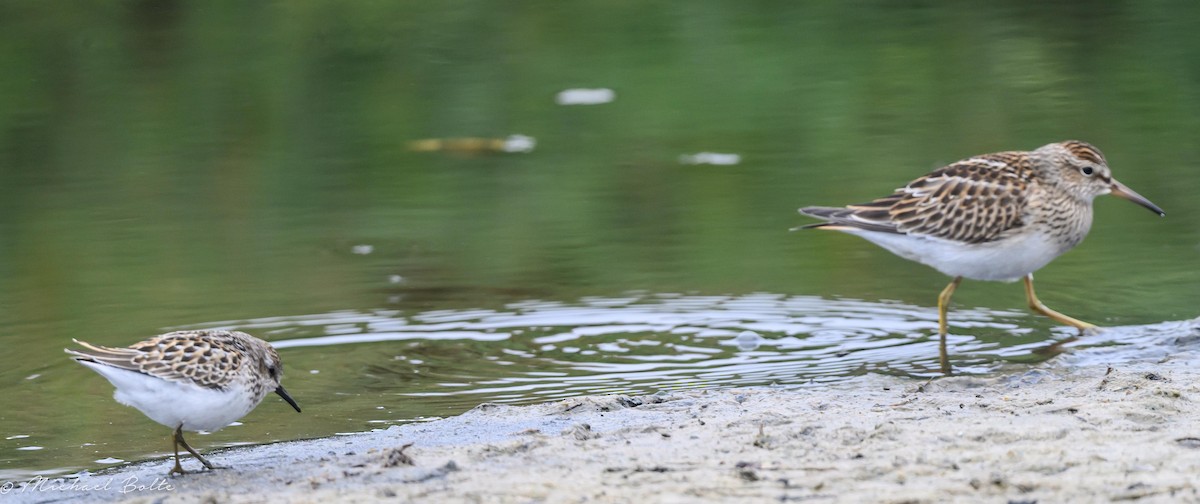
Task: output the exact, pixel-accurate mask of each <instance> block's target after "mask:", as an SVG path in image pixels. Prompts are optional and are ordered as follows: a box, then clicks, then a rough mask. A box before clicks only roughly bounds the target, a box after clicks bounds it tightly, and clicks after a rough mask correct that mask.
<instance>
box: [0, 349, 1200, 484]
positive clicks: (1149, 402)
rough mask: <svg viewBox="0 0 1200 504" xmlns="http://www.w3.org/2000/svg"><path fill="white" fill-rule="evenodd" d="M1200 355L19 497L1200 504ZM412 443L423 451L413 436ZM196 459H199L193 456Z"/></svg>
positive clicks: (359, 438) (162, 468) (595, 414)
mask: <svg viewBox="0 0 1200 504" xmlns="http://www.w3.org/2000/svg"><path fill="white" fill-rule="evenodd" d="M1194 364H1195V362H1194V361H1191V360H1180V359H1168V360H1167V361H1166V362H1150V361H1147V362H1140V363H1132V364H1124V365H1122V366H1119V367H1115V368H1109V367H1108V366H1088V367H1084V368H1070V369H1068V368H1063V367H1046V368H1037V369H1033V370H1027V371H1022V372H1017V373H1010V374H1005V375H1002V376H998V377H992V378H978V377H951V378H943V379H937V380H933V381H930V382H920V381H914V380H912V379H906V378H896V377H888V376H878V375H874V376H866V377H862V378H858V379H855V380H852V381H849V382H844V383H839V384H835V385H830V386H822V387H819V388H811V389H792V390H778V389H771V388H756V389H733V390H700V391H687V392H677V393H669V394H657V395H650V396H638V397H627V396H598V397H584V398H574V399H568V400H563V401H558V402H553V403H547V404H541V405H534V406H524V407H514V406H503V405H493V404H484V405H481V406H479V407H477V408H475V409H474V410H472V411H470V412H467V413H465V414H463V415H461V416H458V417H453V418H448V419H444V420H439V421H435V422H429V423H424V424H413V425H405V426H397V427H392V428H389V429H387V430H382V431H378V432H373V433H364V434H356V435H349V436H336V437H332V438H326V439H318V440H311V441H299V442H288V443H279V444H274V445H267V446H257V447H241V448H232V449H227V450H222V451H216V452H213V453H212V456H211V457H210V458H211V460H212V461H213V462H214V463H217V464H219V465H224V466H228V468H226V469H221V470H218V471H211V472H199V473H194V474H189V475H187V476H184V477H175V478H165V477H164V475H165V474H166V473H167V470H168V469H169V467H170V464H169V462H168V461H153V462H147V463H141V464H135V465H131V466H127V467H123V468H119V469H117V470H114V471H111V472H106V473H101V474H92V475H85V476H83V477H80V478H78V479H74V480H50V481H45V482H34V483H33V484H27V485H25V486H24V487H22V486H17V487H10V488H7V489H6V490H7V492H8V493H7V494H6V495H4V496H3V497H4V498H5V499H4V500H6V501H8V500H12V501H16V502H41V501H65V502H92V501H111V500H132V501H142V502H212V501H213V499H215V501H216V502H263V501H266V500H270V501H271V502H317V501H326V500H328V499H334V498H336V499H337V500H339V501H360V502H368V501H374V500H376V499H379V498H381V497H398V498H401V499H406V500H413V501H428V502H446V501H449V502H540V501H546V502H631V501H647V500H652V501H656V502H691V501H695V500H696V499H697V498H700V499H711V500H718V499H719V500H723V501H731V500H733V501H736V500H745V501H757V502H763V501H765V500H780V501H821V502H853V501H875V502H930V503H932V502H945V501H950V500H958V501H978V500H988V501H997V502H1003V501H1026V502H1032V501H1040V502H1063V501H1111V500H1139V501H1140V502H1156V501H1170V500H1178V499H1189V500H1196V499H1200V493H1198V491H1197V482H1198V481H1200V478H1197V476H1196V475H1197V474H1200V408H1197V404H1196V399H1197V398H1198V397H1200V390H1197V385H1196V383H1197V378H1198V376H1197V375H1198V373H1197V372H1195V371H1193V369H1194V367H1195V366H1194ZM406 445H409V446H407V447H406ZM189 462H191V463H190V464H188V467H194V466H195V464H194V462H193V461H189Z"/></svg>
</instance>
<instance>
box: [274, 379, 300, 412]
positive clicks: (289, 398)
mask: <svg viewBox="0 0 1200 504" xmlns="http://www.w3.org/2000/svg"><path fill="white" fill-rule="evenodd" d="M275 393H276V394H279V397H282V398H283V400H284V401H287V403H288V404H291V405H292V407H293V408H296V413H299V412H300V406H298V405H297V404H296V401H295V400H293V399H292V396H290V395H288V393H287V391H286V390H283V385H280V386H278V387H275Z"/></svg>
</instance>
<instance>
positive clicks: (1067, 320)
mask: <svg viewBox="0 0 1200 504" xmlns="http://www.w3.org/2000/svg"><path fill="white" fill-rule="evenodd" d="M1025 297H1026V298H1028V299H1029V309H1031V310H1033V311H1035V312H1038V313H1041V314H1042V315H1045V316H1047V317H1050V318H1051V319H1053V320H1055V321H1057V322H1060V323H1063V324H1066V325H1069V326H1071V327H1074V328H1076V329H1079V332H1080V333H1083V331H1086V330H1088V329H1095V328H1096V325H1095V324H1089V323H1087V322H1084V321H1082V320H1079V319H1075V318H1071V317H1068V316H1066V315H1063V314H1061V313H1059V312H1056V311H1054V310H1051V309H1050V308H1048V307H1047V306H1046V305H1044V304H1042V302H1041V300H1039V299H1038V298H1037V294H1036V293H1034V292H1033V273H1030V274H1028V275H1025Z"/></svg>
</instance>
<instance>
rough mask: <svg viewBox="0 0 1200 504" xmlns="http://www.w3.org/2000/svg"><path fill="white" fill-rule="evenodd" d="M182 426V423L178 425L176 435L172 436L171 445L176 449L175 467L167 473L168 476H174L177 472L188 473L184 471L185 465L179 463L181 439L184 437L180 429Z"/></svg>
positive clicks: (179, 473) (181, 474)
mask: <svg viewBox="0 0 1200 504" xmlns="http://www.w3.org/2000/svg"><path fill="white" fill-rule="evenodd" d="M182 428H183V426H182V425H180V426H179V427H176V428H175V435H174V436H172V437H171V446H172V447H173V448H174V449H175V467H174V468H173V469H171V472H168V473H167V476H173V475H176V474H178V475H180V476H183V475H184V474H187V471H184V470H183V466H182V465H180V464H179V439H180V438H181V437H182V435H181V433H180V432H179V429H182Z"/></svg>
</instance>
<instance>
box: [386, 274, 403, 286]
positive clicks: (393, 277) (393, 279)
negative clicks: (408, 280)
mask: <svg viewBox="0 0 1200 504" xmlns="http://www.w3.org/2000/svg"><path fill="white" fill-rule="evenodd" d="M388 283H392V284H398V283H404V277H402V276H400V275H391V276H389V277H388Z"/></svg>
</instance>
